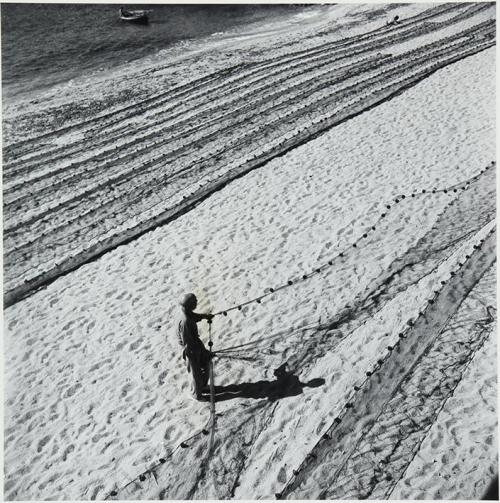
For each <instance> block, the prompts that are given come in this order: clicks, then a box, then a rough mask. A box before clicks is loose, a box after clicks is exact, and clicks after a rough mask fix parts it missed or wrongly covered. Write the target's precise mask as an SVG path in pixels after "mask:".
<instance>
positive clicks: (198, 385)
mask: <svg viewBox="0 0 500 503" xmlns="http://www.w3.org/2000/svg"><path fill="white" fill-rule="evenodd" d="M191 372H192V374H193V382H192V386H191V391H192V393H193V396H194V397H195V398H197V399H199V398H201V393H202V390H203V387H204V386H205V377H204V373H203V370H202V369H201V367H200V365H199V363H198V362H191Z"/></svg>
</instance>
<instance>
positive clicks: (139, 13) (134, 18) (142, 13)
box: [119, 7, 150, 24]
mask: <svg viewBox="0 0 500 503" xmlns="http://www.w3.org/2000/svg"><path fill="white" fill-rule="evenodd" d="M119 12H120V19H121V20H122V21H127V22H129V23H134V24H148V21H149V19H148V12H150V11H147V10H125V9H124V8H123V7H120V11H119Z"/></svg>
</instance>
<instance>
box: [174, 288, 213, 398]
mask: <svg viewBox="0 0 500 503" xmlns="http://www.w3.org/2000/svg"><path fill="white" fill-rule="evenodd" d="M180 304H181V308H182V314H181V316H180V318H179V322H178V324H177V337H178V339H179V343H180V344H181V346H182V348H183V351H182V358H183V360H185V362H186V367H187V370H188V372H191V373H192V374H193V381H192V388H191V389H192V393H193V396H194V397H195V398H196V400H202V399H203V397H202V393H203V391H206V386H207V383H208V378H209V364H210V359H211V357H212V354H211V353H210V351H208V350H207V349H206V348H205V346H204V345H203V342H201V339H200V336H199V334H198V327H197V326H196V324H197V323H198V322H199V321H201V320H211V319H212V318H213V315H211V314H198V313H195V312H194V309H196V306H197V304H198V299H197V298H196V295H194V294H193V293H188V294H186V295H184V297H183V298H182V299H181V302H180Z"/></svg>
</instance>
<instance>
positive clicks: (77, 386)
mask: <svg viewBox="0 0 500 503" xmlns="http://www.w3.org/2000/svg"><path fill="white" fill-rule="evenodd" d="M81 387H82V385H81V384H80V383H76V384H75V385H74V386H71V387H70V388H68V389H67V390H66V393H64V395H63V397H64V398H70V397H72V396H73V395H74V394H75V393H76V392H77V391H78V390H79V389H80V388H81Z"/></svg>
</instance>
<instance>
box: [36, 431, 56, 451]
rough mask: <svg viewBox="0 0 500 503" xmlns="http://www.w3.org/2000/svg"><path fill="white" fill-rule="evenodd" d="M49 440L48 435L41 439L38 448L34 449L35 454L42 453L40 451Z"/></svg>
mask: <svg viewBox="0 0 500 503" xmlns="http://www.w3.org/2000/svg"><path fill="white" fill-rule="evenodd" d="M51 438H52V437H51V436H50V435H47V436H45V437H43V438H42V439H41V440H40V442H38V446H37V448H36V450H37V452H42V449H43V448H44V447H45V446H46V445H47V443H48V442H49V441H50V439H51Z"/></svg>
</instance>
